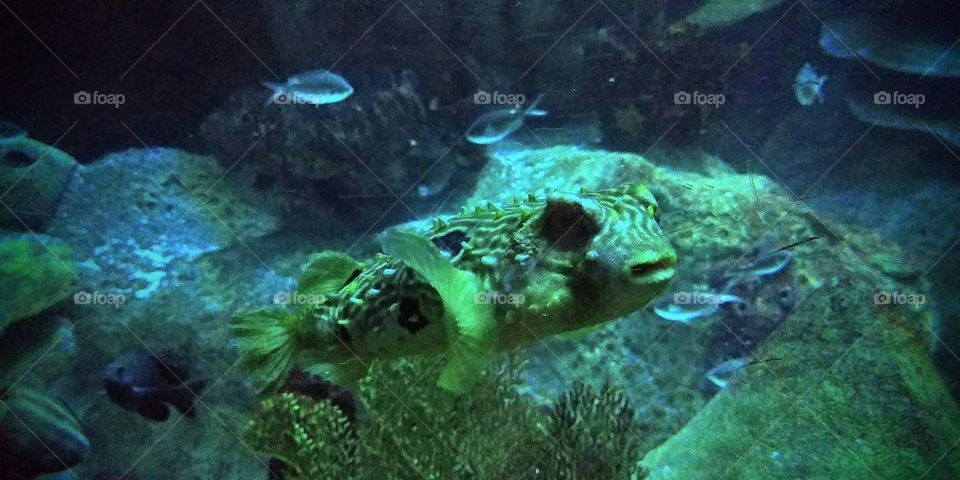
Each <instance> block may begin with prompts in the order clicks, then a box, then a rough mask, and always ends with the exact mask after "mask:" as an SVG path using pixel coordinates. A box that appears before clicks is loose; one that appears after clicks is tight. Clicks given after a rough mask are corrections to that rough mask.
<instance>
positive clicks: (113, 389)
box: [103, 353, 206, 422]
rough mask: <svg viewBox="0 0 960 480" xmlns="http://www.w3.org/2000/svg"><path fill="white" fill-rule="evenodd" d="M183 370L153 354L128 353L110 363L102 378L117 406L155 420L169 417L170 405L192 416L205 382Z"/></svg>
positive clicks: (159, 420)
mask: <svg viewBox="0 0 960 480" xmlns="http://www.w3.org/2000/svg"><path fill="white" fill-rule="evenodd" d="M188 377H189V375H188V374H187V372H186V371H184V370H182V369H180V368H178V367H175V366H171V365H170V364H169V363H167V362H162V361H160V360H159V359H158V358H156V357H155V356H153V355H149V354H146V353H132V354H129V355H125V356H123V357H121V358H120V359H118V360H117V361H115V362H113V363H111V364H110V365H109V366H108V367H107V370H106V372H105V373H104V378H103V387H104V389H105V390H106V391H107V396H109V397H110V400H112V401H113V403H116V404H117V405H119V406H121V407H123V408H125V409H127V410H130V411H134V412H137V413H138V414H140V416H142V417H143V418H146V419H148V420H154V421H157V422H162V421H165V420H166V419H167V418H169V417H170V407H169V405H173V406H174V407H175V408H176V409H177V410H179V411H180V413H182V414H184V415H185V416H187V417H193V416H194V414H195V411H194V405H193V403H194V401H195V400H196V394H197V392H199V391H200V390H201V389H203V386H204V384H205V383H206V382H205V381H203V380H190V381H188Z"/></svg>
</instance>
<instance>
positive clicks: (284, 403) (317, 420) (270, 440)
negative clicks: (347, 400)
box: [244, 392, 355, 479]
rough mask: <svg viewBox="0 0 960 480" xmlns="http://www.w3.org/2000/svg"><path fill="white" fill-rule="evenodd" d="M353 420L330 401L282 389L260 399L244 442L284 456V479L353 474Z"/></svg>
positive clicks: (277, 456) (280, 457)
mask: <svg viewBox="0 0 960 480" xmlns="http://www.w3.org/2000/svg"><path fill="white" fill-rule="evenodd" d="M352 437H353V429H352V427H351V425H350V421H349V420H348V419H347V417H346V416H344V415H343V414H342V413H341V412H340V410H338V409H337V408H336V407H335V406H333V404H332V403H330V402H328V401H314V400H313V399H311V398H310V397H307V396H305V395H298V394H295V393H289V392H288V393H282V394H280V395H278V396H276V397H274V398H268V399H266V400H264V401H262V402H261V403H260V410H259V412H258V413H257V415H256V416H254V418H253V420H251V421H250V426H249V427H248V428H247V430H246V432H245V434H244V441H245V442H246V443H247V444H248V445H250V446H251V447H252V448H253V449H254V450H255V451H257V452H258V453H260V454H261V455H264V456H267V457H271V458H274V459H278V460H281V461H282V462H283V464H285V465H286V467H287V468H288V470H287V471H286V474H285V478H289V479H297V478H304V479H307V478H351V477H349V476H347V475H345V473H347V472H350V471H351V469H353V468H355V456H354V453H355V452H354V451H353V450H354V441H353V438H352Z"/></svg>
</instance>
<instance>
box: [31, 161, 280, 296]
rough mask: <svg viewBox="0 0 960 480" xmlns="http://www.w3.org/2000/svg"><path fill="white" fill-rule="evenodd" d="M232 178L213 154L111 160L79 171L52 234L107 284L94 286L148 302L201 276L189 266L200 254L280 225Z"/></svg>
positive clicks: (51, 224)
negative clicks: (171, 286)
mask: <svg viewBox="0 0 960 480" xmlns="http://www.w3.org/2000/svg"><path fill="white" fill-rule="evenodd" d="M229 173H230V172H229V170H227V169H224V168H223V167H221V166H220V165H219V164H218V163H217V161H216V160H215V159H214V158H212V157H206V156H199V155H193V154H189V153H186V152H183V151H180V150H175V149H161V148H155V149H149V150H147V149H133V150H127V151H125V152H120V153H114V154H111V155H107V156H106V157H104V158H103V159H101V160H99V161H97V162H95V163H93V164H90V165H84V166H82V167H80V168H79V169H77V172H76V174H75V178H74V179H73V181H72V183H71V185H70V187H69V189H68V191H67V192H66V194H65V195H64V198H63V202H62V205H61V206H60V208H59V210H58V212H57V216H56V218H55V219H54V220H53V221H52V222H51V223H50V226H49V231H50V232H51V233H53V234H54V235H56V236H58V237H60V238H63V239H64V240H66V241H67V243H69V244H71V245H73V246H74V248H75V249H76V251H77V256H78V257H79V258H80V259H84V260H89V261H90V262H92V263H88V266H90V267H91V269H93V270H98V271H101V272H102V275H101V276H100V278H101V279H103V281H104V283H102V284H100V283H98V282H96V281H94V282H92V283H93V284H94V285H93V286H95V287H97V288H100V289H102V290H104V291H109V293H115V294H124V295H128V296H130V297H135V298H147V297H149V296H150V295H152V294H153V293H154V292H156V291H157V290H158V289H160V288H161V286H162V285H164V284H165V283H167V282H177V281H180V280H183V279H185V278H189V277H190V276H193V275H196V273H195V272H193V271H191V270H190V269H189V268H187V265H189V263H190V262H192V261H193V260H195V259H196V258H197V257H199V256H200V255H203V254H204V253H209V252H213V251H217V250H221V249H223V248H226V247H229V246H231V245H233V244H236V243H243V242H245V241H250V240H252V239H255V238H259V237H262V236H264V235H266V234H268V233H270V232H272V231H273V230H274V229H275V228H276V220H275V219H274V217H273V216H272V215H271V214H269V213H268V212H265V211H263V210H262V209H261V208H260V206H259V204H258V203H257V202H258V200H257V199H255V198H252V197H251V195H250V194H248V193H245V192H244V191H242V190H240V189H238V188H237V187H236V186H235V185H234V183H233V182H232V181H231V178H229V177H227V175H228V174H229ZM54 232H55V233H54ZM90 283H91V282H88V285H90Z"/></svg>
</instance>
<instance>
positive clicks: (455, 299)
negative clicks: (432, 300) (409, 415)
mask: <svg viewBox="0 0 960 480" xmlns="http://www.w3.org/2000/svg"><path fill="white" fill-rule="evenodd" d="M383 247H384V251H385V252H386V253H387V254H389V255H392V256H395V257H397V258H399V259H401V260H403V261H404V262H405V263H406V264H407V265H408V266H409V267H410V268H412V269H413V270H414V271H415V272H417V273H418V274H419V275H420V276H421V277H423V279H424V280H426V281H427V282H428V283H429V284H430V286H432V287H433V288H434V289H436V290H437V293H439V294H440V299H441V300H442V301H443V306H444V311H445V318H444V322H445V324H446V329H447V334H448V338H449V339H450V343H451V346H452V347H453V348H451V349H450V352H449V353H448V354H447V363H446V364H445V365H444V366H443V369H442V370H441V371H440V379H439V381H438V382H437V383H438V384H439V385H440V387H442V388H443V389H445V390H448V391H451V392H454V393H464V392H466V391H467V390H468V389H469V388H470V387H471V386H472V385H473V383H474V382H475V381H476V380H477V378H478V377H479V376H480V373H482V371H483V368H484V366H485V363H486V362H487V361H489V360H490V357H491V355H492V353H494V352H495V350H496V342H497V339H498V338H499V335H498V334H497V333H498V332H497V323H496V319H495V318H494V314H493V307H492V305H490V304H483V303H477V302H476V301H475V300H474V299H475V295H476V294H477V293H479V292H482V291H483V285H482V282H481V281H480V279H479V278H478V277H477V276H476V275H474V274H473V273H470V272H466V271H463V270H458V269H456V268H454V266H453V265H451V264H450V260H449V259H448V258H446V257H444V256H443V254H442V253H440V251H439V250H438V249H437V248H436V246H434V245H433V243H431V242H430V240H428V239H426V238H424V237H422V236H419V235H416V234H414V233H410V232H405V231H400V230H396V229H394V230H390V231H389V232H387V233H386V234H385V236H384V241H383Z"/></svg>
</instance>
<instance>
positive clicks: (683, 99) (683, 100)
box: [673, 90, 693, 105]
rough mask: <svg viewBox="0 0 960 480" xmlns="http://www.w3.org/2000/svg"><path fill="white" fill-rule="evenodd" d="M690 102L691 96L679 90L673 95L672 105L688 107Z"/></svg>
mask: <svg viewBox="0 0 960 480" xmlns="http://www.w3.org/2000/svg"><path fill="white" fill-rule="evenodd" d="M692 101H693V95H691V94H690V92H687V91H685V90H680V91H679V92H677V93H674V94H673V103H675V104H677V105H690V102H692Z"/></svg>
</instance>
